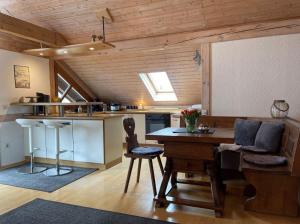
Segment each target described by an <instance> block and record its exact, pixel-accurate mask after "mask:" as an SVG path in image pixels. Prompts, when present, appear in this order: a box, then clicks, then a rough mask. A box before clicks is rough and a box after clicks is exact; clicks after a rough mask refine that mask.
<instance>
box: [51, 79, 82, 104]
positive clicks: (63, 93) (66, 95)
mask: <svg viewBox="0 0 300 224" xmlns="http://www.w3.org/2000/svg"><path fill="white" fill-rule="evenodd" d="M57 87H58V88H57V89H58V93H57V95H58V97H59V98H61V99H62V102H63V103H71V102H86V101H87V100H86V99H85V98H84V97H83V96H82V95H81V94H80V93H79V92H78V91H77V90H76V89H75V88H74V87H72V86H71V84H70V83H69V82H67V81H66V80H65V79H64V78H63V77H62V76H61V75H60V74H57Z"/></svg>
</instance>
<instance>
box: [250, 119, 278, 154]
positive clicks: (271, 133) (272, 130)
mask: <svg viewBox="0 0 300 224" xmlns="http://www.w3.org/2000/svg"><path fill="white" fill-rule="evenodd" d="M283 130H284V124H283V123H281V122H263V123H262V124H261V126H260V128H259V130H258V132H257V135H256V138H255V147H256V148H260V149H265V150H267V151H268V152H271V153H276V152H278V151H279V150H280V143H281V138H282V134H283Z"/></svg>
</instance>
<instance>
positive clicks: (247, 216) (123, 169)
mask: <svg viewBox="0 0 300 224" xmlns="http://www.w3.org/2000/svg"><path fill="white" fill-rule="evenodd" d="M123 161H124V162H123V163H121V164H119V165H117V166H115V167H113V168H111V169H108V170H106V171H102V172H100V171H97V172H94V173H92V174H90V175H88V176H86V177H84V178H81V179H79V180H77V181H75V182H73V183H71V184H69V185H67V186H65V187H63V188H61V189H59V190H57V191H55V192H53V193H46V192H39V191H35V190H29V189H22V188H17V187H12V186H6V185H0V214H3V213H5V212H7V211H9V210H11V209H14V208H16V207H18V206H20V205H22V204H24V203H26V202H29V201H31V200H33V199H35V198H43V199H48V200H53V201H59V202H65V203H70V204H75V205H80V206H86V207H91V208H97V209H103V210H109V211H115V212H122V213H127V214H132V215H138V216H144V217H149V218H154V219H161V220H167V221H171V222H178V223H195V224H196V223H199V224H200V223H201V224H206V223H207V224H208V223H209V224H229V223H230V224H231V223H233V224H238V223H243V224H271V223H272V224H282V223H285V224H294V223H300V218H289V217H282V216H273V215H265V214H259V213H254V212H245V211H244V210H243V204H242V203H243V197H242V194H241V189H242V188H241V187H239V186H238V185H235V186H231V187H229V190H228V193H227V195H226V200H225V217H224V218H215V217H214V213H213V212H212V211H210V210H206V209H199V208H192V207H186V206H176V205H169V206H168V207H167V208H155V206H154V203H153V200H152V199H153V192H152V186H151V178H150V172H149V167H148V164H147V163H143V164H142V169H141V177H140V183H138V184H136V173H137V164H135V165H134V168H133V173H132V178H131V182H130V184H129V188H128V192H127V194H124V193H123V190H124V185H125V180H126V174H127V169H128V166H129V160H127V159H123ZM163 162H164V161H163ZM154 169H155V176H156V184H157V188H159V184H160V182H161V179H162V178H161V173H160V170H159V166H158V163H157V161H155V162H154ZM180 188H182V189H183V195H184V194H186V195H188V193H195V195H196V196H201V194H200V193H199V192H198V191H197V190H196V189H194V188H190V187H189V186H187V185H181V186H180ZM205 194H206V196H205ZM203 196H204V197H207V192H204V194H203Z"/></svg>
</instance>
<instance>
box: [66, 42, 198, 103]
mask: <svg viewBox="0 0 300 224" xmlns="http://www.w3.org/2000/svg"><path fill="white" fill-rule="evenodd" d="M194 56H195V49H194V48H177V49H172V50H163V51H155V52H148V53H144V54H131V55H127V56H126V57H124V56H115V57H97V56H88V57H82V58H81V57H80V58H79V57H76V58H71V59H67V60H66V62H67V63H68V64H69V65H70V66H71V68H72V69H73V70H74V71H76V72H77V74H78V75H79V76H80V77H81V78H82V79H83V81H84V82H85V83H86V84H87V85H88V86H89V87H90V88H91V89H92V91H93V92H94V93H95V94H96V95H98V96H101V99H110V100H113V101H117V102H122V103H125V104H132V103H134V104H136V105H137V104H139V103H143V104H145V105H153V104H155V105H190V104H195V103H200V102H201V86H202V84H201V72H200V68H199V65H198V64H196V63H195V61H194V60H193V58H194ZM158 71H166V72H167V74H168V76H169V78H170V81H171V84H172V86H173V88H174V90H175V93H176V95H177V98H178V101H177V102H153V100H152V98H151V96H150V94H149V92H148V91H147V89H146V88H145V86H144V84H143V82H142V80H141V79H140V77H139V73H141V72H158Z"/></svg>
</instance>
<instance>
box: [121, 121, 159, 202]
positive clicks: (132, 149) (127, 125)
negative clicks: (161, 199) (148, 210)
mask: <svg viewBox="0 0 300 224" xmlns="http://www.w3.org/2000/svg"><path fill="white" fill-rule="evenodd" d="M123 126H124V129H125V131H126V133H127V137H126V143H127V151H126V153H125V154H124V155H125V157H128V158H130V165H129V170H128V174H127V179H126V184H125V189H124V193H126V192H127V189H128V185H129V181H130V176H131V172H132V167H133V164H134V160H135V159H138V160H139V163H138V172H137V183H138V182H139V180H140V172H141V165H142V159H147V160H148V162H149V168H150V174H151V181H152V188H153V194H154V196H156V194H157V191H156V184H155V176H154V170H153V163H152V160H153V159H155V158H157V160H158V164H159V167H160V170H161V173H162V175H163V174H164V169H163V165H162V162H161V159H160V155H161V154H162V153H163V150H162V149H161V148H159V147H141V146H139V143H138V141H137V135H136V134H134V129H135V122H134V119H133V118H126V119H124V121H123Z"/></svg>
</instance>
